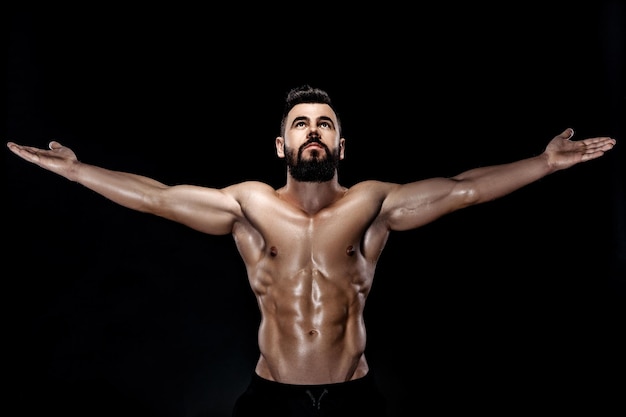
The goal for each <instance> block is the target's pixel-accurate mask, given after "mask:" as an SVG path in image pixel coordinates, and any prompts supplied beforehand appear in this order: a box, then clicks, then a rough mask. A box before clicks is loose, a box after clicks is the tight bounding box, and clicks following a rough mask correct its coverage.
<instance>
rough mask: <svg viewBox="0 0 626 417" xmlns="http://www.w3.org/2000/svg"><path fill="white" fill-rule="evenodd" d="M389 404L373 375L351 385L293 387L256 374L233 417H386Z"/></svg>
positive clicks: (236, 404)
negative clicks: (387, 404)
mask: <svg viewBox="0 0 626 417" xmlns="http://www.w3.org/2000/svg"><path fill="white" fill-rule="evenodd" d="M385 408H386V401H385V398H384V397H383V395H382V393H381V392H380V391H379V389H378V386H377V385H376V382H375V380H374V377H373V376H371V375H370V374H368V375H366V376H364V377H363V378H359V379H355V380H352V381H347V382H340V383H335V384H323V385H291V384H283V383H280V382H275V381H270V380H267V379H264V378H261V377H260V376H258V375H257V374H256V373H254V374H253V375H252V380H251V381H250V384H249V385H248V388H247V389H246V391H244V393H243V394H242V395H241V396H240V397H239V398H238V399H237V402H236V403H235V408H234V411H233V417H248V416H255V417H263V416H272V417H291V416H297V417H305V416H316V417H320V416H325V417H330V416H338V417H346V416H356V415H361V416H368V417H369V416H372V417H384V416H385V415H386V414H385Z"/></svg>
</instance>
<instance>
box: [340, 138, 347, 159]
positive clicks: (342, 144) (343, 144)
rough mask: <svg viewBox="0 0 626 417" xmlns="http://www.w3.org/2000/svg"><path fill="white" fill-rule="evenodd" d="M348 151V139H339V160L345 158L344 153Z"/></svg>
mask: <svg viewBox="0 0 626 417" xmlns="http://www.w3.org/2000/svg"><path fill="white" fill-rule="evenodd" d="M345 151H346V140H345V139H344V138H341V139H339V160H342V159H343V158H344V153H345Z"/></svg>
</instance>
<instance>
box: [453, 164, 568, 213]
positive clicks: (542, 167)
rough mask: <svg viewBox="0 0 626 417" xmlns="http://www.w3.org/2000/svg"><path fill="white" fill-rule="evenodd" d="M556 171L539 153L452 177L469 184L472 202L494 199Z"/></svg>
mask: <svg viewBox="0 0 626 417" xmlns="http://www.w3.org/2000/svg"><path fill="white" fill-rule="evenodd" d="M554 171H556V169H555V168H554V167H552V166H551V165H550V163H549V162H548V156H547V155H546V154H541V155H538V156H535V157H531V158H527V159H522V160H519V161H515V162H511V163H508V164H501V165H492V166H487V167H481V168H475V169H471V170H469V171H465V172H463V173H461V174H459V175H457V176H455V177H453V179H455V180H457V181H466V182H468V184H470V185H471V188H472V195H473V196H474V201H473V203H474V204H478V203H483V202H485V201H490V200H494V199H496V198H499V197H502V196H505V195H507V194H509V193H511V192H513V191H515V190H518V189H520V188H522V187H524V186H526V185H528V184H530V183H532V182H535V181H537V180H539V179H541V178H543V177H545V176H546V175H548V174H551V173H553V172H554Z"/></svg>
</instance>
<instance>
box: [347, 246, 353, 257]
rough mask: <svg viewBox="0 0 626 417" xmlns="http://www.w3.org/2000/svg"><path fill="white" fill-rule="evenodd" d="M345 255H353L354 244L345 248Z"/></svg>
mask: <svg viewBox="0 0 626 417" xmlns="http://www.w3.org/2000/svg"><path fill="white" fill-rule="evenodd" d="M346 255H348V256H354V246H352V245H350V246H348V247H347V248H346Z"/></svg>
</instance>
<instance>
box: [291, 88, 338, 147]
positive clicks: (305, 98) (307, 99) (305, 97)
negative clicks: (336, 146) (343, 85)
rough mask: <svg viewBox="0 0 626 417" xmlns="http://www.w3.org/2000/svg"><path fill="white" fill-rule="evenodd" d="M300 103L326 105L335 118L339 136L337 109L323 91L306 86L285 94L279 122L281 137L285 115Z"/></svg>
mask: <svg viewBox="0 0 626 417" xmlns="http://www.w3.org/2000/svg"><path fill="white" fill-rule="evenodd" d="M302 103H320V104H328V105H329V106H330V108H331V109H333V111H334V112H335V115H336V116H337V130H338V132H339V136H341V121H340V120H339V113H338V112H337V109H335V106H333V103H332V100H331V99H330V95H329V94H328V93H327V92H326V91H325V90H322V89H320V88H314V87H311V86H310V85H308V84H305V85H302V86H300V87H295V88H292V89H291V90H289V92H288V93H287V97H286V98H285V107H284V109H283V118H282V120H281V122H280V135H281V136H285V123H287V115H288V114H289V112H290V111H291V109H293V108H294V106H295V105H297V104H302Z"/></svg>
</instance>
